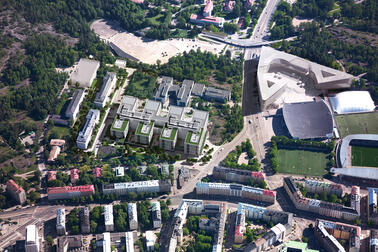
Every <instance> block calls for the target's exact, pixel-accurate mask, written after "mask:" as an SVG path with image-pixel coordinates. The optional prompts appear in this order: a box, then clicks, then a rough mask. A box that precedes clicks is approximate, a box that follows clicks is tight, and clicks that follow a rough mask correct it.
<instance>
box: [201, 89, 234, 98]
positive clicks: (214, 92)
mask: <svg viewBox="0 0 378 252" xmlns="http://www.w3.org/2000/svg"><path fill="white" fill-rule="evenodd" d="M205 95H206V96H212V97H219V98H221V99H226V98H227V97H229V96H230V95H231V92H230V91H228V90H223V89H219V88H214V87H208V88H206V91H205Z"/></svg>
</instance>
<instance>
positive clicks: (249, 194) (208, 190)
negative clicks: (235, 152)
mask: <svg viewBox="0 0 378 252" xmlns="http://www.w3.org/2000/svg"><path fill="white" fill-rule="evenodd" d="M196 193H197V194H205V195H222V196H229V197H239V198H244V199H249V200H257V201H263V202H268V203H274V202H275V200H276V192H275V191H272V190H267V189H261V188H255V187H250V186H244V185H239V184H225V183H204V182H198V183H197V184H196Z"/></svg>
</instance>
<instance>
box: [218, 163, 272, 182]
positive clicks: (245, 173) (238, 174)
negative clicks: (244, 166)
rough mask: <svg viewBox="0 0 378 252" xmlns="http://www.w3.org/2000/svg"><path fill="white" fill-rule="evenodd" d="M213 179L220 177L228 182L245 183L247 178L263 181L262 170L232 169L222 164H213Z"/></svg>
mask: <svg viewBox="0 0 378 252" xmlns="http://www.w3.org/2000/svg"><path fill="white" fill-rule="evenodd" d="M213 177H214V178H215V179H222V180H226V181H230V182H239V183H247V182H248V181H249V180H253V181H254V182H259V181H264V179H265V175H264V173H263V172H254V171H249V170H240V169H233V168H228V167H223V166H215V167H214V170H213Z"/></svg>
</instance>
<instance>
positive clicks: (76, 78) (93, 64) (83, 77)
mask: <svg viewBox="0 0 378 252" xmlns="http://www.w3.org/2000/svg"><path fill="white" fill-rule="evenodd" d="M99 67H100V62H98V61H96V60H90V59H83V58H81V59H80V60H79V63H78V65H77V67H76V69H75V70H74V71H73V72H72V74H71V81H72V84H74V85H75V84H76V83H79V85H80V87H83V88H88V87H90V86H91V85H92V82H93V81H94V79H95V78H96V74H97V69H98V68H99Z"/></svg>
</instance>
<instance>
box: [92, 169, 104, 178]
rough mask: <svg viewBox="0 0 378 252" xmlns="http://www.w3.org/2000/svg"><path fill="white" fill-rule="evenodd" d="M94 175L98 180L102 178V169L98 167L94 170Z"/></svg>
mask: <svg viewBox="0 0 378 252" xmlns="http://www.w3.org/2000/svg"><path fill="white" fill-rule="evenodd" d="M93 175H94V176H95V177H96V178H101V176H102V169H101V168H100V167H96V168H94V169H93Z"/></svg>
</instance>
